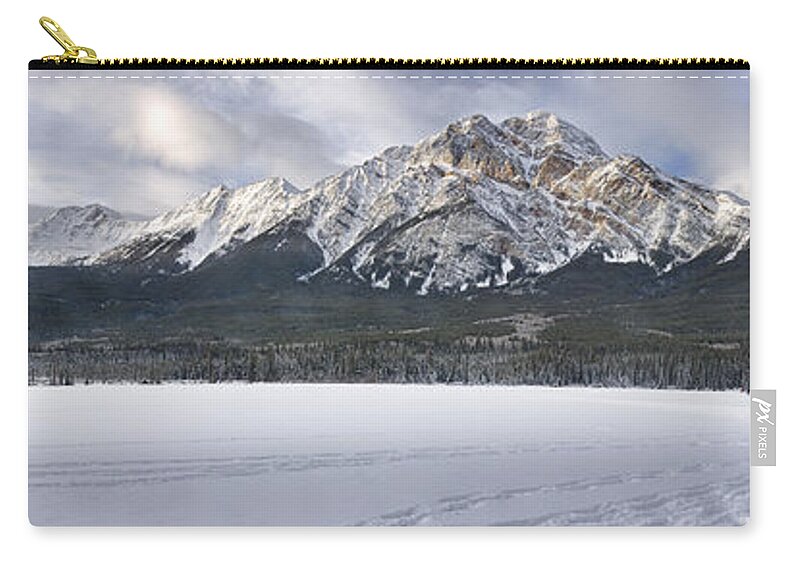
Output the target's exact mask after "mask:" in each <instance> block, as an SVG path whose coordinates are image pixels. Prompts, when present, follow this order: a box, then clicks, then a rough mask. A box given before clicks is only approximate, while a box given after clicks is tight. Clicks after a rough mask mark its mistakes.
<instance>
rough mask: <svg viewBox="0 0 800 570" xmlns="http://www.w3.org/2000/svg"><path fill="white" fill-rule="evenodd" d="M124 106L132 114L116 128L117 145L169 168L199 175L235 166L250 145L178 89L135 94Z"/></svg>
mask: <svg viewBox="0 0 800 570" xmlns="http://www.w3.org/2000/svg"><path fill="white" fill-rule="evenodd" d="M124 103H125V104H126V106H127V108H128V112H127V113H126V114H125V117H124V119H125V120H124V121H120V122H119V123H118V124H116V125H114V126H113V128H112V129H111V141H112V143H113V144H114V145H115V146H116V147H117V149H118V150H119V151H122V152H124V153H126V154H127V155H129V156H132V157H136V158H139V159H144V160H152V161H155V162H156V163H157V164H160V165H162V166H164V167H166V168H168V169H174V170H182V171H185V172H196V171H199V170H203V169H206V168H210V167H214V166H221V165H225V164H229V163H230V162H231V161H233V160H235V159H236V158H237V157H238V156H239V155H240V154H241V147H242V146H243V145H244V144H245V143H246V140H245V137H244V136H243V134H242V133H241V132H240V131H239V130H238V129H237V128H236V127H235V125H233V124H231V123H229V122H227V121H225V120H224V119H223V118H222V117H220V116H219V115H218V114H217V113H215V112H214V111H213V110H210V109H208V108H206V107H203V106H201V105H199V104H197V103H196V102H194V101H192V100H190V99H187V98H186V97H185V96H183V95H182V94H181V93H180V92H177V91H175V90H173V89H168V88H164V87H160V86H159V87H147V88H138V89H134V90H133V91H132V93H131V94H130V95H129V97H127V98H126V99H125V100H124Z"/></svg>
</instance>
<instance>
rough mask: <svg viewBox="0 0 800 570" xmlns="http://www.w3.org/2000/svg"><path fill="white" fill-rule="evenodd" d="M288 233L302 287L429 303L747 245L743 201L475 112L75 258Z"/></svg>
mask: <svg viewBox="0 0 800 570" xmlns="http://www.w3.org/2000/svg"><path fill="white" fill-rule="evenodd" d="M289 227H291V228H293V229H296V228H301V229H302V232H303V233H304V235H305V236H306V237H307V239H308V240H310V242H312V243H313V244H314V245H315V246H316V247H317V248H318V249H319V251H320V253H321V258H322V259H323V260H324V261H323V263H322V264H321V265H320V266H319V267H318V268H317V269H316V270H314V271H312V272H310V273H308V274H306V275H305V276H304V277H303V279H305V280H311V279H317V278H321V277H322V276H328V277H333V278H336V279H339V280H341V279H344V280H348V281H357V282H365V283H368V284H370V285H371V286H372V287H376V288H407V289H410V290H412V291H415V292H417V293H419V294H426V293H428V292H430V291H467V290H471V289H481V288H488V287H501V286H506V285H509V284H512V283H532V282H535V280H536V279H537V278H538V277H540V276H542V275H545V274H548V273H550V272H552V271H553V270H555V269H558V268H561V267H564V266H565V265H567V264H569V263H570V262H571V261H572V260H574V259H576V258H578V257H580V256H581V255H582V254H584V253H585V252H587V251H592V252H596V253H597V254H600V255H602V256H603V258H604V259H605V260H606V261H607V262H609V263H629V262H638V263H641V264H646V265H648V266H650V267H652V269H653V270H654V271H655V272H658V273H664V272H668V271H670V270H671V269H673V268H674V267H677V266H679V265H682V264H684V263H687V262H688V261H691V260H692V259H695V258H697V257H698V256H700V255H702V254H704V253H706V252H714V254H715V255H718V256H719V259H718V261H719V263H724V262H726V261H730V260H731V259H733V258H734V257H735V256H736V254H737V253H738V252H739V251H741V250H742V249H744V248H747V247H749V205H748V203H747V202H745V201H743V200H741V199H739V198H737V197H735V196H733V195H731V194H728V193H725V192H717V191H713V190H710V189H707V188H704V187H702V186H699V185H697V184H693V183H690V182H687V181H685V180H681V179H678V178H675V177H672V176H670V175H668V174H665V173H662V172H660V171H659V170H657V169H655V168H653V167H651V166H649V165H648V164H646V163H645V162H644V161H643V160H641V159H639V158H636V157H633V156H618V157H610V156H608V155H607V154H606V153H605V152H603V150H602V149H601V148H600V146H599V145H598V144H597V143H596V142H595V141H594V140H593V139H592V138H591V137H590V136H589V135H588V134H586V133H584V132H583V131H581V130H580V129H578V128H577V127H575V126H573V125H571V124H569V123H568V122H566V121H563V120H561V119H559V118H558V117H556V116H554V115H552V114H549V113H544V112H533V113H530V114H528V115H527V116H525V117H514V118H510V119H508V120H505V121H503V122H502V123H500V124H495V123H492V122H491V121H490V120H489V119H487V118H486V117H484V116H481V115H476V116H473V117H468V118H465V119H462V120H460V121H457V122H455V123H453V124H451V125H449V126H447V127H446V128H445V129H444V130H443V131H441V132H439V133H436V134H434V135H432V136H430V137H428V138H426V139H424V140H422V141H420V142H419V143H417V144H416V145H413V146H402V147H392V148H389V149H387V150H385V151H384V152H382V153H381V154H380V155H378V156H376V157H374V158H372V159H370V160H367V161H366V162H364V163H363V164H361V165H358V166H354V167H352V168H349V169H347V170H345V171H344V172H342V173H340V174H337V175H335V176H330V177H328V178H325V179H324V180H321V181H320V182H318V183H316V184H314V185H313V186H312V187H311V188H309V189H307V190H304V191H300V190H298V189H296V188H294V187H293V186H292V185H291V184H289V183H288V182H286V181H285V180H282V179H268V180H265V181H263V182H259V183H257V184H253V185H250V186H246V187H243V188H239V189H235V190H228V189H225V188H215V189H214V190H212V191H210V192H209V193H207V194H205V195H203V196H201V197H200V198H197V199H195V200H193V201H191V202H189V203H187V204H186V205H184V206H182V207H180V208H178V209H176V210H174V211H172V212H169V213H167V214H164V215H162V216H160V217H158V218H156V219H154V220H152V221H150V222H147V223H145V224H142V225H140V226H138V227H136V228H135V231H132V232H131V233H130V234H128V235H127V236H125V237H124V238H122V239H120V240H119V241H117V242H115V243H113V244H111V245H110V247H106V248H104V249H103V250H102V251H100V252H99V253H98V252H97V251H96V250H95V251H93V252H91V253H95V255H93V256H91V257H88V258H85V259H83V261H82V263H90V264H117V263H126V264H128V263H134V264H136V263H140V264H144V265H145V266H152V267H159V268H160V269H164V268H166V269H167V270H168V271H187V270H188V271H191V270H193V269H195V268H196V267H198V266H199V265H200V264H202V263H203V262H204V261H207V260H213V259H214V258H216V257H219V256H222V255H225V254H226V253H227V252H230V251H232V250H233V249H236V248H237V246H238V245H240V244H242V243H246V242H248V241H250V240H252V239H253V238H255V237H257V236H259V235H264V234H274V235H276V236H278V235H282V232H286V231H287V228H289ZM64 231H67V230H66V229H65V230H64ZM276 243H278V244H280V243H281V242H280V241H277V242H276ZM275 247H278V246H277V245H276V246H275ZM54 259H56V258H54ZM64 259H65V258H58V259H56V260H55V261H54V263H63V262H64Z"/></svg>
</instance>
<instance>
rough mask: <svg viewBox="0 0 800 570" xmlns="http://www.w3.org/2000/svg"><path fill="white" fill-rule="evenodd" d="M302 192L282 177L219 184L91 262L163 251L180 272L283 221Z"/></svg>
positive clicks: (129, 259) (146, 256)
mask: <svg viewBox="0 0 800 570" xmlns="http://www.w3.org/2000/svg"><path fill="white" fill-rule="evenodd" d="M303 199H304V194H303V192H301V191H300V190H298V189H297V188H295V187H294V186H292V185H291V184H290V183H289V182H287V181H286V180H284V179H282V178H268V179H266V180H263V181H260V182H257V183H255V184H250V185H248V186H243V187H241V188H236V189H232V190H231V189H228V188H225V187H223V186H218V187H216V188H214V189H213V190H211V191H210V192H207V193H206V194H203V195H202V196H200V197H199V198H196V199H194V200H192V201H190V202H188V203H186V204H184V205H183V206H181V207H179V208H177V209H175V210H172V211H170V212H167V213H165V214H162V215H161V216H158V217H157V218H155V219H153V220H151V221H149V222H147V223H145V224H144V225H143V226H142V227H141V228H140V229H139V231H138V232H137V233H136V235H134V236H132V237H131V239H129V240H127V241H125V242H123V243H121V244H120V245H118V246H116V247H114V248H111V249H108V250H106V251H103V252H102V253H100V254H99V255H97V256H96V257H94V258H93V259H92V260H91V263H93V264H109V263H134V262H146V261H148V260H150V259H153V258H158V257H160V256H165V255H167V256H168V257H169V258H170V259H171V261H172V262H173V263H175V264H176V266H177V267H179V268H181V269H182V270H192V269H194V268H195V267H197V266H198V265H200V264H201V263H202V262H203V261H205V260H206V258H208V257H209V256H219V255H224V254H225V253H226V252H227V251H229V250H231V249H232V248H234V247H236V245H239V244H242V243H246V242H248V241H250V240H252V239H253V238H255V237H256V236H258V235H260V234H262V233H264V232H266V231H268V230H269V229H271V228H272V227H273V226H275V225H276V224H277V223H278V222H279V221H281V220H283V219H285V218H286V217H287V216H288V215H289V214H290V213H291V212H292V211H293V210H294V209H295V208H296V206H297V205H299V204H300V203H301V202H302V201H303Z"/></svg>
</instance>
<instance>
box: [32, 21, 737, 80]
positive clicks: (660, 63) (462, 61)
mask: <svg viewBox="0 0 800 570" xmlns="http://www.w3.org/2000/svg"><path fill="white" fill-rule="evenodd" d="M39 23H40V24H41V26H42V27H43V28H44V29H45V30H46V31H47V33H48V34H50V36H51V37H52V38H53V39H54V40H55V41H56V42H58V44H59V45H60V46H61V47H62V48H63V49H64V53H63V54H61V55H48V56H45V57H43V58H42V59H40V60H33V61H31V62H30V65H29V68H30V69H44V68H50V67H52V66H61V65H69V66H76V67H84V66H87V67H92V66H95V65H99V66H100V67H114V68H127V69H130V68H173V69H177V68H185V69H211V68H220V67H222V68H251V69H304V68H314V69H320V68H329V69H335V68H341V69H358V68H360V69H448V68H449V69H750V64H749V63H748V62H747V61H746V60H744V59H733V58H705V57H698V58H655V59H638V58H631V59H628V58H616V57H600V58H560V59H514V58H438V59H395V58H372V57H356V58H321V59H292V58H274V57H267V58H218V59H183V58H180V59H177V58H158V57H155V58H154V57H144V58H116V59H99V58H98V57H97V54H96V53H95V51H94V50H93V49H91V48H87V47H83V46H78V45H76V44H75V42H73V41H72V40H71V39H70V37H69V36H68V35H67V33H66V32H65V31H64V29H63V28H62V27H61V26H59V25H58V24H57V23H56V22H55V21H54V20H53V19H52V18H48V17H46V16H44V17H42V18H40V19H39Z"/></svg>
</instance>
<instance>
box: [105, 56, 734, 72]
mask: <svg viewBox="0 0 800 570" xmlns="http://www.w3.org/2000/svg"><path fill="white" fill-rule="evenodd" d="M100 65H101V66H106V67H114V66H117V65H146V66H151V65H156V66H157V65H175V66H181V67H183V66H185V67H196V66H201V67H203V66H214V67H226V66H255V67H408V68H417V67H418V68H425V67H436V68H459V69H461V68H465V67H526V68H530V67H540V68H583V67H601V66H609V67H628V66H631V67H651V66H653V67H683V66H703V67H709V66H726V67H727V66H736V67H739V66H745V65H747V62H746V61H745V60H743V59H723V58H659V59H636V58H633V59H629V58H608V57H605V58H559V59H514V58H452V59H451V58H435V59H395V58H373V57H356V58H322V59H295V58H221V59H175V58H123V59H101V60H100Z"/></svg>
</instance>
